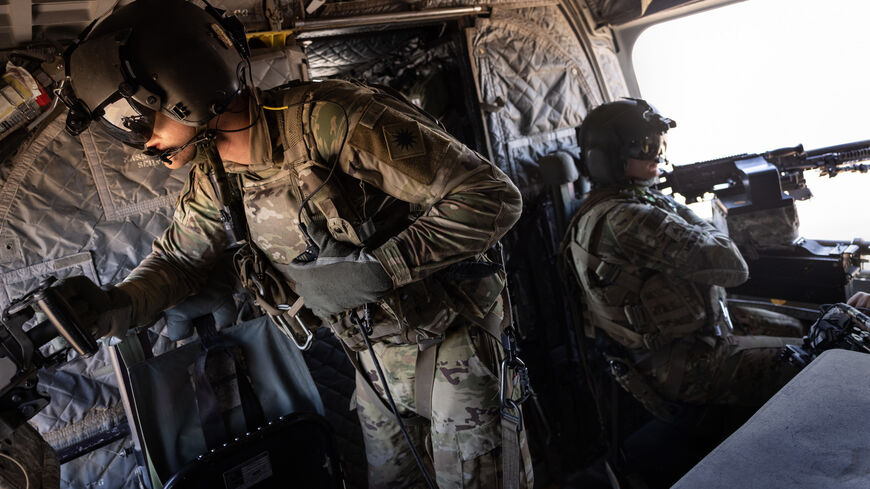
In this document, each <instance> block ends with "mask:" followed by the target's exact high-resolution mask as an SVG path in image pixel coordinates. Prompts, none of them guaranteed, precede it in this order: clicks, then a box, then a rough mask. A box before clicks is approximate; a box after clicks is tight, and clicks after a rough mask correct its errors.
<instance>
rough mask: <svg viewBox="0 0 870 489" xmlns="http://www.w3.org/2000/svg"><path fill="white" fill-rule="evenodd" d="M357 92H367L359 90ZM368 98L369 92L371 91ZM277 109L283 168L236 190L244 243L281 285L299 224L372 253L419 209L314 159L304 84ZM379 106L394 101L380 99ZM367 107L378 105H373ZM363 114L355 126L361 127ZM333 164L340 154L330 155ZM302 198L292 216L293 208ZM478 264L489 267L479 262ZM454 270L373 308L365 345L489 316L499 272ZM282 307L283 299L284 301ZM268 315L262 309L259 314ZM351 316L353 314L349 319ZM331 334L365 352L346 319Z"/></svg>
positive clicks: (413, 337) (437, 332) (423, 338)
mask: <svg viewBox="0 0 870 489" xmlns="http://www.w3.org/2000/svg"><path fill="white" fill-rule="evenodd" d="M360 90H372V91H375V89H371V88H369V87H362V86H361V87H360ZM375 93H377V92H376V91H375ZM277 95H278V96H279V97H281V99H280V100H278V101H279V102H280V104H281V105H284V106H286V107H287V109H284V110H283V111H282V112H279V113H278V114H277V126H278V132H279V133H280V135H281V140H282V143H283V147H284V161H283V164H282V165H280V168H279V169H278V170H277V172H275V173H274V174H272V175H270V176H269V177H267V178H264V179H261V180H255V179H252V178H248V177H243V178H242V179H241V191H242V198H243V201H244V207H245V212H246V217H247V221H248V226H249V229H250V235H251V241H252V244H253V245H255V246H256V248H257V249H259V250H260V251H261V252H262V254H263V255H264V256H265V257H266V258H267V259H268V261H269V262H271V265H272V266H273V267H274V269H275V270H277V271H278V272H279V273H280V275H281V276H283V277H284V279H285V280H287V281H288V282H289V279H287V275H286V274H285V273H284V270H286V267H287V265H288V264H289V263H290V262H291V261H292V260H293V259H294V258H296V257H297V256H298V255H299V254H301V253H302V252H303V251H305V248H306V241H305V236H304V234H303V233H302V231H301V230H300V228H299V218H300V217H301V219H302V223H303V224H304V225H305V226H306V227H308V228H309V229H311V227H312V226H326V228H327V229H328V230H329V233H330V234H331V235H332V237H333V238H334V239H336V240H337V241H342V242H346V243H351V244H353V245H354V246H365V247H368V248H371V249H374V248H376V247H378V246H380V245H381V244H383V243H384V242H385V241H386V240H388V239H389V238H390V237H392V236H395V235H396V234H398V233H399V232H401V231H402V230H403V229H404V228H406V227H408V226H409V225H411V224H412V223H413V222H414V219H416V218H417V217H418V216H419V215H421V214H422V213H423V212H425V210H426V209H420V208H415V206H412V205H411V204H409V203H407V202H404V201H401V200H399V199H396V198H395V197H392V196H390V195H388V194H386V193H385V192H384V191H382V190H380V189H378V188H376V187H374V186H372V185H369V184H367V183H365V182H362V181H361V180H358V179H355V178H353V177H351V176H349V175H347V174H345V173H344V172H342V171H341V169H340V168H338V166H339V162H338V161H336V162H335V163H334V164H335V165H336V166H337V168H335V169H333V168H330V167H329V166H328V165H330V164H332V163H328V164H327V163H323V162H321V161H319V159H318V158H317V155H316V154H315V152H316V149H315V148H316V146H315V144H314V136H313V134H312V131H311V128H310V127H309V124H307V123H306V122H305V121H308V120H309V119H310V114H309V112H310V110H311V106H312V103H313V102H316V100H314V99H313V88H311V85H300V86H296V87H292V88H290V89H287V90H284V91H281V92H278V94H277ZM383 101H384V102H388V101H389V102H391V103H394V104H396V103H400V102H396V101H395V99H393V98H391V97H390V98H387V97H385V98H384V99H383ZM371 103H372V104H375V103H379V102H378V101H377V100H376V99H373V101H372V102H371ZM403 109H404V110H403V112H404V113H405V114H407V113H408V112H411V117H413V118H414V119H416V120H417V121H418V122H419V123H421V124H427V125H429V126H432V125H433V121H432V120H430V119H428V118H427V117H424V115H423V113H422V112H419V111H418V110H413V111H409V110H408V109H407V108H404V107H403ZM371 112H372V111H371V110H366V111H365V113H364V115H363V119H364V120H361V121H360V122H359V124H365V123H366V120H365V117H366V114H370V113H371ZM337 157H338V158H340V157H341V155H338V156H337ZM306 198H307V199H308V201H307V203H306V205H305V208H304V209H303V210H302V212H301V213H300V204H301V203H302V202H303V201H304V200H305V199H306ZM480 260H481V261H482V262H486V263H491V262H492V260H490V259H489V258H487V257H480ZM451 268H454V269H455V266H454V267H449V268H448V269H447V270H443V271H440V272H437V273H435V274H433V275H430V276H429V277H426V278H425V279H423V280H420V281H417V282H412V283H410V284H408V285H405V286H402V287H400V288H398V289H396V290H393V291H392V292H390V293H389V294H387V296H385V297H384V298H382V299H381V300H380V301H379V302H378V306H379V307H375V308H373V315H372V319H373V333H372V334H371V335H370V337H371V339H372V340H373V341H377V340H388V341H393V342H400V343H418V344H425V343H427V342H439V341H440V340H441V339H442V338H443V335H444V332H445V331H446V330H447V328H448V327H449V326H450V325H451V324H453V322H454V321H455V320H456V319H457V317H459V316H460V315H461V316H463V317H466V318H469V319H472V320H474V319H482V318H484V317H485V316H486V315H487V313H488V312H489V311H490V310H491V309H492V307H493V306H494V305H495V303H496V301H497V300H498V297H499V294H500V292H501V290H502V289H503V288H504V283H505V279H504V272H503V271H501V270H498V271H495V268H493V267H489V268H487V270H488V272H487V273H485V274H481V273H476V274H475V273H472V274H465V275H463V274H457V273H453V272H454V270H451ZM284 301H287V299H284ZM267 309H268V308H267ZM351 313H353V312H351ZM330 322H331V325H330V326H331V327H332V328H333V330H334V331H335V333H336V334H337V335H338V337H339V338H341V339H342V341H344V342H345V344H346V345H347V346H348V347H349V348H351V349H352V350H357V351H358V350H362V349H365V343H364V342H363V339H362V335H361V334H360V332H359V330H358V328H357V327H356V326H355V325H354V324H353V322H352V321H351V318H350V314H348V313H343V314H340V315H338V316H336V317H333V318H331V321H330Z"/></svg>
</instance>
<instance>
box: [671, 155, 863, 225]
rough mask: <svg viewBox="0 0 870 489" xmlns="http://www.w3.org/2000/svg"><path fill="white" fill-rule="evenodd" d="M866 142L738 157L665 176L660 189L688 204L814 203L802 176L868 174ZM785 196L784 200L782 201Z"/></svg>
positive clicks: (757, 206) (757, 205)
mask: <svg viewBox="0 0 870 489" xmlns="http://www.w3.org/2000/svg"><path fill="white" fill-rule="evenodd" d="M867 160H870V140H866V141H858V142H855V143H847V144H841V145H837V146H829V147H826V148H819V149H815V150H811V151H804V147H803V145H797V146H795V147H792V148H780V149H775V150H772V151H768V152H766V153H759V154H746V153H744V154H740V155H734V156H727V157H724V158H719V159H715V160H709V161H702V162H699V163H693V164H689V165H681V166H677V167H675V168H674V170H673V171H672V172H669V173H667V174H666V175H665V182H664V183H663V184H662V185H660V187H661V188H668V187H670V188H671V189H672V190H673V192H674V193H678V194H680V195H682V196H683V197H685V198H686V201H688V202H696V201H698V200H699V199H700V198H701V197H702V196H703V195H704V194H705V193H707V192H713V193H715V194H716V196H717V197H719V198H720V200H722V201H723V202H726V201H727V202H731V203H733V204H735V205H738V206H740V205H742V206H751V207H752V208H753V209H754V210H755V209H767V208H771V207H779V206H781V205H783V202H790V201H791V199H797V200H805V199H808V198H810V197H812V193H811V192H810V191H809V189H808V188H807V186H806V181H805V180H804V176H803V172H804V170H812V169H819V170H821V173H822V175H828V176H830V177H833V176H836V175H837V174H838V173H840V172H845V171H848V172H862V173H864V172H867V171H868V170H870V165H867V164H863V163H860V162H863V161H867ZM783 192H788V196H785V195H783Z"/></svg>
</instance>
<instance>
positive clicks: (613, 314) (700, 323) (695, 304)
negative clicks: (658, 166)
mask: <svg viewBox="0 0 870 489" xmlns="http://www.w3.org/2000/svg"><path fill="white" fill-rule="evenodd" d="M628 203H635V204H636V203H638V200H636V199H632V198H631V197H630V196H628V195H627V194H625V193H613V194H610V195H609V196H605V197H604V198H602V199H600V200H598V201H597V202H593V203H592V205H590V206H586V205H584V209H581V212H580V214H579V218H578V219H577V221H575V222H576V224H575V225H574V226H573V227H572V229H576V234H575V235H574V236H573V239H572V240H571V241H570V242H569V243H568V249H569V250H570V252H571V254H570V256H571V260H572V261H573V263H572V265H573V266H572V268H573V269H574V271H575V273H576V275H577V279H578V281H579V282H580V284H581V285H582V287H583V290H584V292H585V303H586V309H587V313H588V316H589V317H588V321H587V324H588V325H589V327H587V331H586V333H587V335H588V336H593V331H592V327H597V328H600V329H602V330H603V331H604V332H605V333H607V335H608V336H610V337H611V338H613V339H614V340H616V341H617V342H619V343H620V344H622V345H623V346H625V347H627V348H631V349H637V348H646V349H649V350H657V349H659V348H661V347H662V346H663V345H664V344H666V343H669V342H671V341H672V340H674V339H677V338H681V337H684V336H687V335H690V334H693V333H696V332H698V331H699V330H701V329H702V328H704V327H705V326H707V325H708V323H710V322H711V321H710V320H711V319H712V318H715V317H716V316H717V314H715V313H713V312H714V311H717V310H718V309H719V304H718V298H720V297H724V290H722V289H721V287H712V288H711V287H708V286H701V285H699V284H695V283H693V282H689V281H687V280H681V279H679V278H676V277H671V276H668V275H666V274H664V273H660V272H657V271H655V270H650V269H645V268H641V267H638V266H635V265H632V264H630V263H628V262H625V261H622V262H616V260H613V259H610V261H607V260H604V259H602V258H600V257H599V256H597V254H596V252H597V250H596V247H597V245H598V242H597V236H600V233H601V229H600V228H601V226H602V224H603V221H604V218H605V217H606V215H607V214H608V212H610V211H611V210H613V209H615V208H616V207H617V206H619V205H620V204H628ZM584 211H585V212H584Z"/></svg>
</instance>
